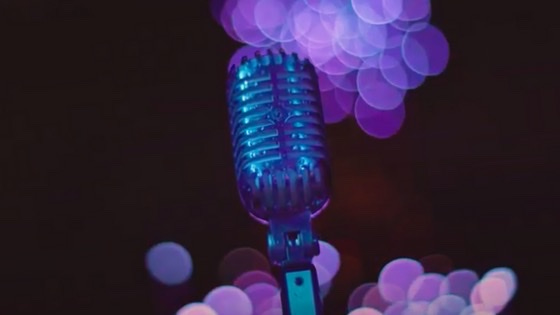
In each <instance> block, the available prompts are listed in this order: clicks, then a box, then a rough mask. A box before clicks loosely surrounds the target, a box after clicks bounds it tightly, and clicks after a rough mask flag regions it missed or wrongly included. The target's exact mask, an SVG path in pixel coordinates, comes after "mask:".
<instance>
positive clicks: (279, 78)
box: [227, 50, 331, 315]
mask: <svg viewBox="0 0 560 315" xmlns="http://www.w3.org/2000/svg"><path fill="white" fill-rule="evenodd" d="M227 97H228V108H229V118H230V127H231V139H232V144H233V158H234V163H235V176H236V179H237V188H238V191H239V195H240V197H241V201H242V203H243V206H244V207H245V209H246V210H247V211H248V212H249V214H250V215H251V216H252V217H253V218H255V219H256V220H257V221H259V222H261V223H264V224H268V226H269V230H268V254H269V258H270V260H271V261H272V263H273V264H275V265H276V266H279V267H280V270H281V281H280V283H281V291H282V305H283V312H284V314H286V315H320V314H322V313H323V310H322V301H321V296H320V293H319V285H318V281H317V273H316V270H315V268H314V266H313V264H312V258H313V257H314V256H316V255H318V254H319V244H318V239H317V237H316V236H315V235H314V234H313V231H312V228H311V220H312V218H313V217H315V216H317V215H318V214H319V213H320V212H321V211H322V210H323V209H324V208H325V207H326V206H327V204H328V203H329V200H330V191H331V189H330V165H329V158H328V152H327V145H326V137H325V125H324V121H323V112H322V107H321V99H320V91H319V87H318V79H317V74H316V72H315V69H314V67H313V66H312V65H311V63H310V62H309V61H308V60H301V59H300V58H299V57H298V56H297V55H296V54H286V53H285V52H284V51H282V50H278V51H272V50H268V51H267V52H266V53H263V54H261V53H258V52H257V53H256V54H255V55H254V56H246V57H244V58H243V59H242V60H241V62H240V64H239V65H233V66H232V68H231V69H230V72H229V79H228V92H227Z"/></svg>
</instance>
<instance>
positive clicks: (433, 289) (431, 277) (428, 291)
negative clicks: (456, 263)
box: [407, 273, 445, 302]
mask: <svg viewBox="0 0 560 315" xmlns="http://www.w3.org/2000/svg"><path fill="white" fill-rule="evenodd" d="M444 279H445V277H444V276H442V275H440V274H437V273H428V274H424V275H421V276H419V277H418V278H416V279H415V280H414V281H413V282H412V284H411V285H410V288H409V289H408V293H407V297H408V299H409V300H410V301H428V302H429V301H433V300H435V299H436V298H437V297H438V296H439V290H440V287H441V283H442V282H443V280H444Z"/></svg>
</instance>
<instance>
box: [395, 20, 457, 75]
mask: <svg viewBox="0 0 560 315" xmlns="http://www.w3.org/2000/svg"><path fill="white" fill-rule="evenodd" d="M402 55H403V59H404V60H405V62H406V64H407V65H408V66H409V67H410V69H412V70H414V71H415V72H416V73H418V74H422V75H425V76H427V75H431V76H434V75H438V74H441V73H442V72H443V71H444V70H445V68H446V67H447V62H448V60H449V44H448V42H447V39H446V38H445V35H443V33H442V32H441V31H440V30H439V29H438V28H436V27H434V26H432V25H430V26H427V27H426V28H424V29H423V30H421V31H418V32H407V33H406V35H405V36H404V39H403V42H402Z"/></svg>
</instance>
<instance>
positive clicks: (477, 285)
mask: <svg viewBox="0 0 560 315" xmlns="http://www.w3.org/2000/svg"><path fill="white" fill-rule="evenodd" d="M319 245H320V248H321V254H320V255H319V256H317V257H315V258H314V260H313V264H314V266H315V268H316V269H317V275H318V280H319V286H320V289H321V296H322V297H323V298H326V297H327V296H328V294H329V292H330V288H331V286H332V285H333V283H336V282H334V280H336V276H337V274H338V272H339V270H340V268H341V255H340V253H339V252H338V251H337V249H336V248H335V247H334V246H332V245H331V244H329V243H326V242H323V241H321V242H320V244H319ZM186 257H188V259H186ZM430 257H432V258H434V257H435V258H438V255H432V256H428V257H427V258H430ZM437 260H439V262H438V261H437ZM438 264H439V265H440V266H437V265H438ZM444 265H445V261H444ZM434 266H435V267H434ZM146 267H147V268H148V270H149V272H150V274H151V275H152V277H153V278H154V279H156V280H157V281H159V282H161V283H163V284H166V285H177V284H181V283H185V282H187V281H188V280H189V279H190V276H191V275H192V261H191V260H190V254H188V252H187V251H186V249H184V248H183V247H182V246H180V245H179V244H176V243H171V242H166V243H161V244H158V245H156V246H154V247H152V248H151V249H150V250H149V251H148V253H147V255H146ZM447 267H448V268H447ZM447 267H444V268H442V266H441V259H436V260H434V259H421V260H420V261H416V260H413V259H409V258H400V259H396V260H393V261H391V262H389V263H388V264H387V265H385V266H384V267H383V268H382V270H381V272H380V274H379V277H378V280H377V282H368V283H364V284H362V285H360V286H358V287H357V288H356V289H355V290H353V292H352V294H351V295H350V297H349V299H348V313H347V314H348V315H495V314H499V313H500V312H502V311H503V310H504V309H505V308H506V306H507V305H508V303H509V302H510V301H511V299H512V298H513V296H514V294H515V292H516V290H517V277H516V275H515V273H514V272H513V271H512V270H511V269H508V268H495V269H492V270H490V271H488V272H487V273H486V274H484V275H483V276H482V277H479V276H478V274H477V273H476V272H474V271H472V270H468V269H460V270H454V271H451V265H450V263H449V266H447ZM437 271H439V272H437ZM219 275H220V279H221V280H222V283H223V285H221V286H218V287H216V288H214V289H213V290H211V291H210V292H209V293H208V294H207V295H206V296H205V297H204V299H203V301H201V302H193V303H188V304H187V305H185V306H183V307H181V308H180V309H179V310H178V311H177V313H176V315H281V314H282V303H281V298H280V288H279V286H278V283H277V281H276V279H275V277H274V276H273V275H272V273H271V267H270V265H269V264H268V260H267V259H266V257H265V256H264V255H263V254H262V253H260V252H259V251H257V250H255V249H252V248H247V247H245V248H238V249H235V250H233V251H231V252H230V253H228V254H227V255H226V256H225V257H224V259H223V260H222V262H221V264H220V267H219Z"/></svg>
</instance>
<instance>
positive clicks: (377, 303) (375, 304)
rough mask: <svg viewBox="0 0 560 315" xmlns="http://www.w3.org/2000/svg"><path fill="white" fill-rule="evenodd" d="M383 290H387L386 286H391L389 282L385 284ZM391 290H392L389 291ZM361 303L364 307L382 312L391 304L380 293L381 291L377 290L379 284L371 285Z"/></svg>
mask: <svg viewBox="0 0 560 315" xmlns="http://www.w3.org/2000/svg"><path fill="white" fill-rule="evenodd" d="M385 286H386V288H385V291H387V286H389V287H390V286H392V285H391V284H386V285H385ZM391 292H392V291H391ZM362 305H363V306H365V307H370V308H375V309H376V310H379V311H382V312H384V311H385V310H386V309H387V308H388V307H389V306H391V302H388V301H387V300H386V299H385V298H384V297H383V296H382V295H381V291H380V290H379V286H378V285H375V286H373V287H371V288H370V289H369V290H368V291H367V292H366V294H365V295H364V297H363V299H362Z"/></svg>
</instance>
